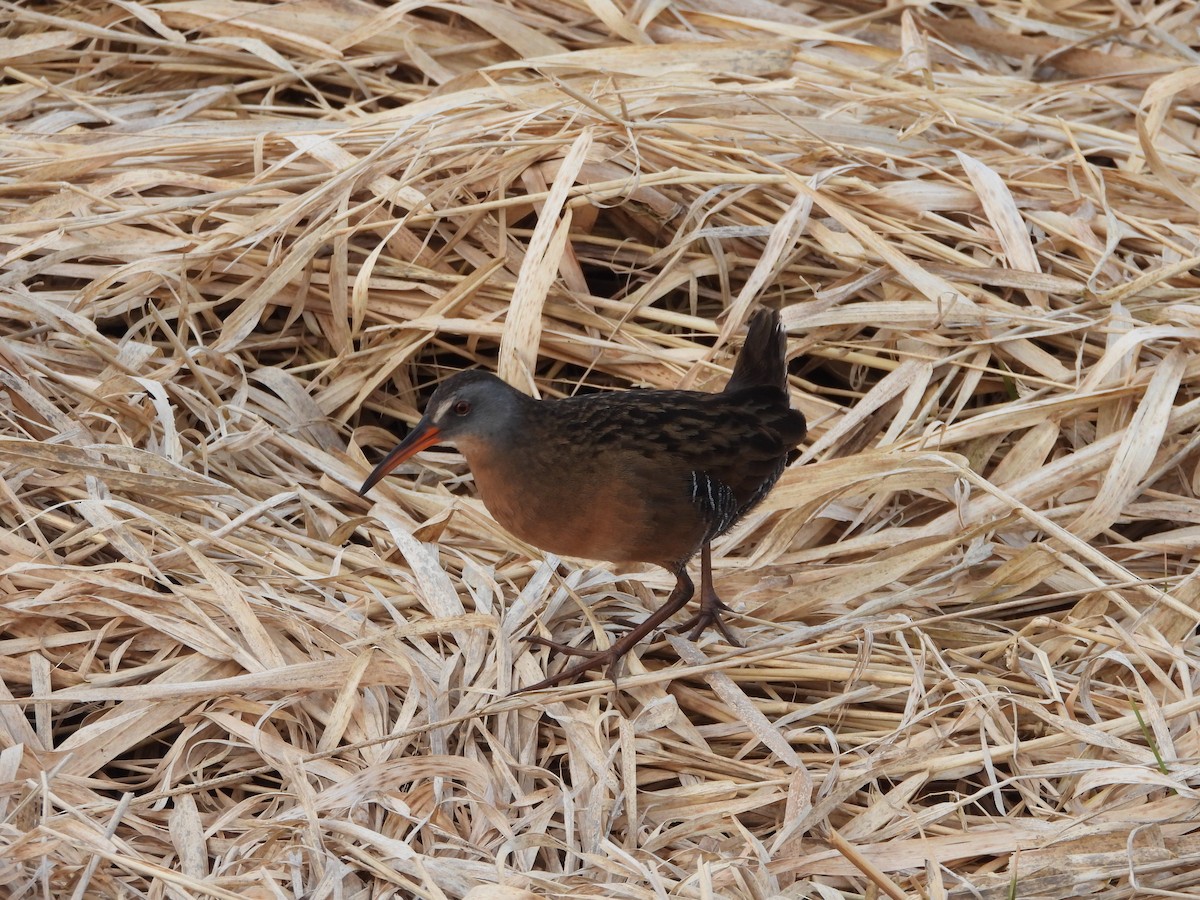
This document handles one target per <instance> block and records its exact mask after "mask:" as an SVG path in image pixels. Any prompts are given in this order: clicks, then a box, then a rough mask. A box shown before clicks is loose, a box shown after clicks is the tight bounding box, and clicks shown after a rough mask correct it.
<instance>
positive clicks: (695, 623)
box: [671, 600, 742, 647]
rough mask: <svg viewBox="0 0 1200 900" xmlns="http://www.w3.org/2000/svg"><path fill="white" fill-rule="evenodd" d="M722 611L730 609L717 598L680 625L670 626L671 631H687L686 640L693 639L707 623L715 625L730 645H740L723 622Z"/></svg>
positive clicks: (702, 631)
mask: <svg viewBox="0 0 1200 900" xmlns="http://www.w3.org/2000/svg"><path fill="white" fill-rule="evenodd" d="M722 612H732V610H731V609H730V608H729V607H728V606H726V605H725V604H724V603H722V602H721V601H720V600H718V601H716V603H714V604H711V605H706V606H704V607H702V608H701V610H700V612H698V613H696V615H694V616H692V617H691V618H690V619H688V620H687V621H686V622H684V623H683V624H682V625H679V626H677V627H675V628H672V629H671V631H672V632H674V633H675V634H683V633H684V632H687V637H688V640H689V641H694V640H696V639H697V638H699V637H700V635H702V634H704V629H706V628H707V627H708V626H709V625H716V626H717V630H718V631H720V632H721V634H722V635H723V636H724V637H725V640H727V641H728V642H729V643H730V644H731V645H733V646H734V647H740V646H742V642H741V641H740V640H738V639H737V637H735V636H734V634H733V632H732V631H731V630H730V629H729V626H728V625H726V624H725V617H724V616H722V615H721V613H722Z"/></svg>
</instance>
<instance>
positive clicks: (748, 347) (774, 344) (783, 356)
mask: <svg viewBox="0 0 1200 900" xmlns="http://www.w3.org/2000/svg"><path fill="white" fill-rule="evenodd" d="M752 387H776V388H779V389H780V390H787V339H786V338H785V337H784V334H783V328H781V327H780V324H779V313H778V312H776V311H775V310H773V309H760V310H759V311H758V312H756V313H755V314H754V316H753V318H751V319H750V327H749V328H748V329H747V331H746V342H745V343H744V344H743V345H742V352H741V353H739V354H738V358H737V362H736V363H734V365H733V374H732V375H731V376H730V377H729V383H728V384H726V385H725V393H730V392H732V391H739V390H742V389H744V388H752Z"/></svg>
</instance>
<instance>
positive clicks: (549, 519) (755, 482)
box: [359, 309, 805, 690]
mask: <svg viewBox="0 0 1200 900" xmlns="http://www.w3.org/2000/svg"><path fill="white" fill-rule="evenodd" d="M786 350H787V345H786V342H785V339H784V334H783V329H782V328H781V327H780V325H779V314H778V313H776V312H774V311H770V310H766V309H763V310H759V311H758V312H757V313H756V314H755V315H754V317H753V319H752V320H751V321H750V327H749V330H748V332H747V334H746V341H745V344H744V345H743V347H742V352H741V354H740V355H739V356H738V359H737V362H736V364H735V365H734V368H733V375H732V376H731V377H730V379H729V383H728V384H726V385H725V389H724V390H723V391H721V392H720V393H715V394H710V393H704V392H702V391H657V390H631V391H617V392H611V393H596V394H584V395H582V396H578V397H568V398H565V399H562V400H542V401H538V400H534V399H533V398H532V397H528V396H526V395H525V394H522V393H521V392H519V391H517V390H514V389H513V388H511V387H509V386H508V385H507V384H505V383H504V382H503V381H501V380H500V379H499V378H497V377H496V376H495V375H492V374H490V373H487V372H481V371H478V370H469V371H465V372H458V373H457V374H455V375H452V376H450V377H449V378H447V379H446V380H445V381H444V382H443V383H442V384H441V385H440V386H439V387H438V389H437V390H436V391H434V393H433V397H431V398H430V400H429V405H428V406H427V407H426V408H425V415H424V416H423V417H422V419H421V421H420V422H418V423H417V425H416V427H415V428H414V429H413V430H412V432H411V433H410V434H409V435H408V437H407V438H405V439H404V441H402V442H401V443H400V444H399V445H398V446H397V447H396V448H395V449H393V450H392V451H391V452H390V453H389V454H388V455H387V456H386V457H385V458H384V460H383V461H382V462H381V463H380V464H379V465H378V466H376V467H375V470H374V471H373V472H372V473H371V474H370V476H369V477H368V478H367V480H366V481H365V482H363V486H362V487H361V488H360V489H359V494H366V492H367V491H369V490H370V489H371V488H372V487H374V486H375V484H376V483H378V482H379V480H380V479H381V478H383V477H384V476H385V475H387V474H388V473H389V472H391V471H392V470H393V469H395V468H396V467H397V466H398V465H400V464H401V463H402V462H404V461H405V460H406V459H408V458H409V457H410V456H412V455H413V454H415V453H417V452H419V451H421V450H424V449H425V448H427V447H432V446H433V445H434V444H440V443H451V444H454V445H455V446H456V447H457V448H458V450H459V452H460V453H462V455H463V456H464V457H465V458H466V460H467V464H468V465H469V466H470V468H471V472H472V474H473V475H474V476H475V485H476V487H478V489H479V495H480V496H481V497H482V498H483V503H484V505H485V506H486V507H487V508H488V511H489V512H490V513H491V514H492V515H493V516H494V517H495V519H496V521H498V522H499V523H500V524H501V525H503V526H504V527H505V528H507V529H508V530H509V531H511V532H512V533H513V534H514V535H516V536H517V537H519V538H521V539H522V540H524V541H528V542H529V543H530V544H533V545H534V546H537V547H541V548H542V549H543V550H548V551H550V552H552V553H557V554H561V555H564V556H580V557H585V558H589V559H603V560H608V561H610V562H649V563H655V564H657V565H660V566H662V567H663V568H665V569H669V570H670V571H671V572H673V573H674V575H675V589H674V590H673V591H671V595H670V596H669V597H668V598H667V601H666V603H664V604H663V605H662V606H661V607H659V609H657V610H655V611H654V612H653V613H652V614H651V615H650V616H649V617H648V618H647V619H646V620H645V621H643V622H641V623H640V624H638V625H636V626H634V627H633V628H631V629H630V630H629V631H628V632H627V633H626V634H625V635H624V636H622V637H620V638H618V639H617V640H616V641H614V642H613V643H612V645H611V646H610V647H609V648H608V649H607V650H603V651H586V650H579V649H577V648H574V647H569V646H566V645H563V644H559V643H556V642H554V641H549V640H546V639H545V638H539V637H529V638H526V640H528V641H531V642H534V643H539V644H543V645H545V646H549V647H552V648H554V649H557V650H561V651H563V652H566V653H570V654H573V655H577V656H585V657H587V658H586V659H585V660H584V662H582V663H579V664H578V665H575V666H570V667H568V668H567V669H565V670H564V671H562V672H560V673H559V674H558V675H555V676H552V677H550V678H547V679H545V680H544V681H541V682H538V683H537V684H535V685H532V686H531V687H529V688H526V690H537V689H538V688H543V687H548V686H550V685H552V684H557V683H559V682H561V681H566V680H568V679H572V678H575V677H576V676H578V675H581V674H583V673H584V672H586V671H587V670H588V669H590V668H592V667H594V666H597V665H607V666H608V668H609V671H610V672H611V671H612V670H613V668H614V667H615V666H616V664H617V662H618V661H619V660H620V659H621V657H623V656H624V655H625V654H626V653H628V652H629V651H630V649H632V648H633V646H634V645H635V644H637V642H638V641H640V640H641V639H642V638H643V637H645V636H646V635H648V634H649V633H650V632H651V631H653V630H654V629H655V628H657V627H658V626H659V625H660V624H661V623H662V622H665V621H666V620H667V619H669V618H670V617H671V616H673V615H674V614H675V613H676V612H678V611H679V610H681V609H682V608H683V607H684V606H685V605H686V604H687V602H688V600H689V599H690V598H691V597H692V594H693V592H694V587H693V584H692V580H691V578H689V577H688V574H687V563H688V560H690V559H691V558H692V557H693V556H695V555H696V552H697V551H699V552H700V554H701V555H700V611H699V612H698V613H697V614H696V615H695V616H693V617H692V618H691V619H689V620H688V621H687V622H686V623H684V624H683V625H682V626H681V627H680V630H688V631H689V632H690V633H689V636H690V637H691V639H693V640H694V639H695V638H696V637H698V636H699V635H700V633H701V632H702V631H703V630H704V629H705V627H706V626H708V625H710V624H715V625H716V626H717V627H718V628H719V629H720V630H721V633H722V634H724V635H725V637H726V638H727V639H728V640H729V641H730V642H731V643H733V644H734V645H735V646H736V645H738V642H737V640H736V639H735V638H734V636H733V635H732V634H731V633H730V631H729V629H728V628H727V627H726V625H725V623H724V621H722V619H721V612H722V611H723V610H727V609H728V608H729V607H727V606H726V605H725V604H724V603H722V602H721V599H720V598H719V597H718V596H717V593H716V591H715V590H714V589H713V583H712V560H711V555H710V549H709V546H710V544H711V543H712V540H713V539H714V538H716V537H718V536H719V535H721V534H723V533H724V532H726V531H728V530H729V528H730V527H732V526H733V524H734V523H735V522H736V521H737V520H738V519H739V518H740V517H741V516H743V515H745V514H746V513H747V512H748V511H749V510H750V509H752V508H753V507H754V505H755V504H756V503H758V502H759V501H760V500H762V499H763V497H765V496H766V495H767V492H768V491H769V490H770V489H771V487H772V485H774V484H775V482H776V480H777V479H778V478H779V475H780V473H782V472H783V469H784V466H786V465H787V464H788V463H789V462H790V461H791V460H792V459H793V458H794V448H795V447H796V445H797V444H799V443H800V441H801V440H802V439H803V438H804V434H805V422H804V416H803V415H802V414H801V413H800V412H799V411H797V410H794V409H792V408H791V407H790V406H789V404H788V394H787V366H786V357H785V354H786Z"/></svg>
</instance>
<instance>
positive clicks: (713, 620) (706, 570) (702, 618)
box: [672, 541, 742, 647]
mask: <svg viewBox="0 0 1200 900" xmlns="http://www.w3.org/2000/svg"><path fill="white" fill-rule="evenodd" d="M723 612H732V610H730V608H729V607H728V606H726V605H725V604H724V603H723V602H722V601H721V598H720V597H718V596H717V589H716V588H714V587H713V580H712V550H711V548H710V547H709V545H708V542H707V541H705V543H704V547H703V548H702V549H701V550H700V612H698V613H696V614H695V615H694V616H692V617H691V618H690V619H688V620H687V621H686V622H684V623H683V624H682V625H680V626H679V627H677V628H673V629H672V631H677V632H684V631H686V632H687V633H688V640H689V641H694V640H696V638H698V637H700V635H701V634H703V633H704V629H705V628H707V627H708V626H709V625H716V626H717V628H718V629H719V630H720V632H721V634H723V635H725V640H727V641H729V643H730V644H732V645H733V646H734V647H740V646H742V642H741V641H739V640H738V639H737V638H736V637H734V636H733V632H732V631H730V630H729V626H728V625H726V624H725V620H724V619H723V618H721V613H723Z"/></svg>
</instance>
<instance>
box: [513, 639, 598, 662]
mask: <svg viewBox="0 0 1200 900" xmlns="http://www.w3.org/2000/svg"><path fill="white" fill-rule="evenodd" d="M521 640H522V641H524V642H525V643H526V644H536V645H537V646H539V647H549V648H550V649H551V650H557V651H558V652H559V653H566V654H567V655H568V656H583V657H586V658H587V659H594V658H595V657H597V656H599V655H600V654H601V653H603V652H604V651H603V650H584V649H583V648H581V647H572V646H571V645H570V644H562V643H559V642H558V641H552V640H550V639H549V638H544V637H541V636H539V635H536V634H527V635H525V636H524V637H523V638H521Z"/></svg>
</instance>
